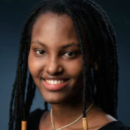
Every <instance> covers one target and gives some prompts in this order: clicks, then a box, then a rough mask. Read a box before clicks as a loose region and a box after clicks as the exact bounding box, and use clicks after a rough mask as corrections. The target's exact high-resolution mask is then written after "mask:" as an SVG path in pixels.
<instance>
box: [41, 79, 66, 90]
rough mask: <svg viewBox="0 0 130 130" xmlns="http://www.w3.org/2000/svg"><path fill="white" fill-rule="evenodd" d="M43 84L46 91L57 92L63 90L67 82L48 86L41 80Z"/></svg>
mask: <svg viewBox="0 0 130 130" xmlns="http://www.w3.org/2000/svg"><path fill="white" fill-rule="evenodd" d="M43 84H44V86H45V88H46V89H48V90H51V91H58V90H61V89H63V88H65V87H66V85H67V84H68V81H66V82H63V83H61V84H49V83H47V82H46V81H45V80H43Z"/></svg>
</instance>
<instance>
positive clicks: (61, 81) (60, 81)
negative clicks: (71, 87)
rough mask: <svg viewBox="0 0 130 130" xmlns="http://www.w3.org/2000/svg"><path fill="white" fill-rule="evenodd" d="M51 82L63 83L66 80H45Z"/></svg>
mask: <svg viewBox="0 0 130 130" xmlns="http://www.w3.org/2000/svg"><path fill="white" fill-rule="evenodd" d="M45 81H46V82H47V83H49V84H61V83H63V82H65V81H64V80H45Z"/></svg>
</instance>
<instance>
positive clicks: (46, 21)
mask: <svg viewBox="0 0 130 130" xmlns="http://www.w3.org/2000/svg"><path fill="white" fill-rule="evenodd" d="M31 40H32V41H33V40H40V41H41V42H43V43H47V44H48V45H53V44H55V43H59V44H61V45H63V44H64V43H68V42H69V43H72V42H75V43H78V37H77V32H76V28H75V26H74V23H73V20H72V19H71V17H70V16H69V15H67V14H60V15H58V14H55V13H52V12H47V13H45V14H42V15H40V16H39V17H38V18H37V20H36V22H35V24H34V25H33V29H32V37H31Z"/></svg>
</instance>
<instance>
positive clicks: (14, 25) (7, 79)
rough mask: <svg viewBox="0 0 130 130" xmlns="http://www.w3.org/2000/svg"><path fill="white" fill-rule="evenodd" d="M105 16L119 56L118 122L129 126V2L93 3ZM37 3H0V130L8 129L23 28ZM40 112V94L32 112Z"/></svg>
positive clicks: (15, 0) (12, 0) (28, 0)
mask: <svg viewBox="0 0 130 130" xmlns="http://www.w3.org/2000/svg"><path fill="white" fill-rule="evenodd" d="M95 1H96V2H97V3H99V4H100V5H101V6H102V7H103V8H104V9H105V10H106V12H107V14H108V15H109V17H110V20H111V22H112V24H113V26H114V28H115V30H116V33H117V43H118V55H119V107H118V119H119V120H121V121H123V122H124V123H125V124H126V125H128V126H130V101H129V100H130V58H129V56H130V39H129V38H130V7H129V5H130V0H95ZM38 2H39V0H0V59H1V60H0V130H7V129H8V118H9V103H10V98H11V91H12V85H13V82H14V79H15V73H16V66H17V58H18V51H19V41H20V34H21V30H22V26H23V25H24V23H25V21H26V19H27V18H28V16H29V14H30V12H31V10H32V8H33V7H34V6H35V4H36V3H38ZM37 107H40V108H43V107H44V106H43V99H42V97H41V95H40V94H39V92H38V91H37V94H36V96H35V99H34V103H33V106H32V109H31V110H33V109H36V108H37Z"/></svg>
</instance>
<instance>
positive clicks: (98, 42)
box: [9, 0, 118, 130]
mask: <svg viewBox="0 0 130 130" xmlns="http://www.w3.org/2000/svg"><path fill="white" fill-rule="evenodd" d="M47 11H51V12H54V13H56V14H59V15H62V14H68V15H69V16H70V17H71V18H72V20H73V22H74V25H75V28H76V31H77V36H78V38H79V42H80V48H81V54H82V59H83V83H84V88H83V104H84V109H83V117H85V116H86V113H85V110H86V99H87V95H89V96H90V97H91V98H93V100H94V101H95V103H96V105H97V106H99V107H100V108H101V109H103V111H105V112H106V113H108V114H110V115H112V116H114V117H117V100H118V97H117V89H118V62H117V50H116V48H117V47H116V34H115V31H114V29H113V26H112V25H111V23H110V21H109V18H108V16H107V15H106V13H105V12H104V10H103V9H102V8H101V7H100V6H99V5H98V4H97V3H95V2H94V1H92V0H43V1H42V2H41V3H40V4H38V5H37V6H36V7H35V9H34V10H33V11H32V14H31V16H30V17H29V19H28V20H27V22H26V24H25V26H24V28H23V31H22V35H21V42H20V51H19V57H18V65H17V66H18V67H17V72H16V79H15V82H14V85H13V91H12V97H11V102H10V119H9V130H20V128H21V120H26V119H27V117H28V115H29V112H30V108H31V105H32V101H33V98H34V96H35V89H36V86H35V84H34V81H33V79H32V76H31V75H30V73H29V72H28V67H27V60H28V54H29V48H30V41H31V32H32V27H33V25H34V23H35V21H36V19H37V18H38V17H39V16H40V15H42V14H44V13H46V12H47ZM80 25H82V26H83V28H84V32H85V35H86V36H85V37H87V38H86V41H84V39H83V36H82V29H81V26H80ZM86 43H87V45H88V46H89V49H90V50H89V51H90V56H91V58H92V59H94V60H96V59H98V56H100V59H99V60H97V65H98V70H95V69H94V67H93V66H91V71H90V76H89V79H88V80H87V78H86V77H87V75H86V72H87V67H86V66H87V64H86V58H85V47H84V46H85V44H86ZM45 106H46V107H45V109H47V103H45Z"/></svg>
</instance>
